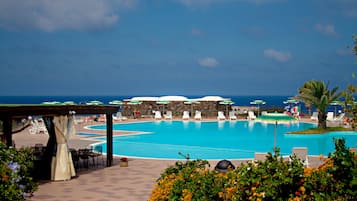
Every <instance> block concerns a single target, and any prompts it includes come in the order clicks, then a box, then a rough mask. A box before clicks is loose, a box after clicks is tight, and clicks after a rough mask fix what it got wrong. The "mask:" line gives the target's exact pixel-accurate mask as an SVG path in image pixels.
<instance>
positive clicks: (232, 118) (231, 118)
mask: <svg viewBox="0 0 357 201" xmlns="http://www.w3.org/2000/svg"><path fill="white" fill-rule="evenodd" d="M229 120H237V116H236V115H235V112H234V111H229Z"/></svg>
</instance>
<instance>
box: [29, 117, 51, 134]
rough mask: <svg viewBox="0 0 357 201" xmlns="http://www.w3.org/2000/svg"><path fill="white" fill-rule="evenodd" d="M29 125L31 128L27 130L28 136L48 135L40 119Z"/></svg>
mask: <svg viewBox="0 0 357 201" xmlns="http://www.w3.org/2000/svg"><path fill="white" fill-rule="evenodd" d="M31 124H32V126H31V128H30V129H29V132H30V134H48V131H47V128H46V126H45V123H44V122H43V120H42V119H39V120H37V119H35V120H33V122H32V123H31Z"/></svg>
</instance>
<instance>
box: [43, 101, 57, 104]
mask: <svg viewBox="0 0 357 201" xmlns="http://www.w3.org/2000/svg"><path fill="white" fill-rule="evenodd" d="M42 104H44V105H59V104H61V102H58V101H45V102H42Z"/></svg>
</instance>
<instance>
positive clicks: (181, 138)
mask: <svg viewBox="0 0 357 201" xmlns="http://www.w3.org/2000/svg"><path fill="white" fill-rule="evenodd" d="M311 127H315V125H314V124H309V123H296V124H285V125H284V124H281V125H278V127H277V135H276V143H277V146H278V147H279V148H280V150H281V153H282V154H283V155H289V154H291V150H292V148H293V147H307V148H308V153H309V155H320V154H324V155H327V154H328V153H330V152H332V151H333V150H334V143H333V138H334V137H339V138H341V137H344V138H345V139H346V144H347V146H348V147H356V143H357V134H356V133H355V132H333V133H329V134H318V135H289V134H286V133H287V132H289V131H296V130H304V129H307V128H311ZM90 128H91V129H101V130H102V129H106V126H105V125H96V126H91V127H90ZM274 128H275V125H274V124H264V123H259V122H250V121H224V122H216V121H215V122H194V121H189V122H188V121H187V122H185V121H157V122H140V123H127V124H114V125H113V129H114V130H125V131H133V132H141V133H143V134H139V135H126V136H115V137H114V138H113V153H114V154H115V155H121V156H128V157H139V158H141V157H143V158H159V159H183V157H182V156H180V155H179V154H178V153H179V152H180V153H182V154H184V155H187V154H189V156H190V158H191V159H207V160H210V159H212V160H220V159H244V158H253V157H254V152H271V151H272V150H273V146H274ZM96 139H97V140H98V139H99V140H103V141H105V140H106V138H105V137H103V138H96ZM97 146H103V150H106V144H105V143H102V144H100V145H97Z"/></svg>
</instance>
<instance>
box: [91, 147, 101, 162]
mask: <svg viewBox="0 0 357 201" xmlns="http://www.w3.org/2000/svg"><path fill="white" fill-rule="evenodd" d="M90 156H91V157H92V158H93V164H95V166H98V160H99V158H101V165H104V157H103V148H102V146H94V147H93V146H91V149H90ZM95 158H96V159H97V160H96V162H94V159H95Z"/></svg>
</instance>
